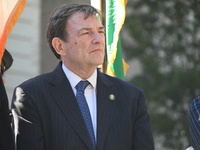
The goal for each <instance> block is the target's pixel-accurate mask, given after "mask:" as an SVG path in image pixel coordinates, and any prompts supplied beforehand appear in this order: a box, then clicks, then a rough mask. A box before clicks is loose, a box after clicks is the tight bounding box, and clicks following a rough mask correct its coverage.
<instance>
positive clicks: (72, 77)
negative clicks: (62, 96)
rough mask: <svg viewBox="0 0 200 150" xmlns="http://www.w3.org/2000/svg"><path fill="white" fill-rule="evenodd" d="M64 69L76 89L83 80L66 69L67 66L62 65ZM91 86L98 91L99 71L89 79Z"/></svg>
mask: <svg viewBox="0 0 200 150" xmlns="http://www.w3.org/2000/svg"><path fill="white" fill-rule="evenodd" d="M62 69H63V71H64V73H65V75H66V77H67V78H68V80H69V82H70V84H71V87H72V88H75V87H76V85H77V84H78V83H79V82H80V81H81V80H83V79H81V78H80V77H79V76H78V75H76V74H75V73H73V72H72V71H70V70H69V69H68V68H67V67H65V65H64V64H63V63H62ZM87 80H88V81H89V82H90V84H91V86H92V87H93V88H94V89H96V84H97V69H95V71H94V73H93V74H92V75H91V76H90V77H89V78H88V79H87Z"/></svg>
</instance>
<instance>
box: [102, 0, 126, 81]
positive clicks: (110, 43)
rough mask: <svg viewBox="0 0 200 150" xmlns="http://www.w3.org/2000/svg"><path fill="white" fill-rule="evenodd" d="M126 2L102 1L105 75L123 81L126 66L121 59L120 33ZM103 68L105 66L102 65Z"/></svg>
mask: <svg viewBox="0 0 200 150" xmlns="http://www.w3.org/2000/svg"><path fill="white" fill-rule="evenodd" d="M127 1H128V0H104V4H103V6H104V17H105V18H104V20H105V23H104V25H105V28H106V60H105V63H106V72H105V73H106V74H109V75H111V76H115V77H118V78H120V79H123V80H124V79H125V75H126V71H127V69H128V65H127V64H126V62H125V61H124V59H123V58H122V49H121V43H120V31H121V29H122V26H123V24H124V21H125V15H126V4H127ZM104 66H105V64H104Z"/></svg>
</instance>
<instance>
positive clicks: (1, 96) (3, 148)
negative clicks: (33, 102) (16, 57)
mask: <svg viewBox="0 0 200 150" xmlns="http://www.w3.org/2000/svg"><path fill="white" fill-rule="evenodd" d="M12 62H13V59H12V56H11V55H10V53H9V52H8V51H7V50H5V52H4V55H3V58H2V62H1V67H0V70H1V72H0V150H14V140H13V134H12V130H11V120H10V111H9V107H8V98H7V94H6V91H5V87H4V83H3V78H2V75H3V73H4V72H5V71H6V70H7V69H8V68H10V66H11V65H12Z"/></svg>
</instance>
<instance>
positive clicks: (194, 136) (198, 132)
mask: <svg viewBox="0 0 200 150" xmlns="http://www.w3.org/2000/svg"><path fill="white" fill-rule="evenodd" d="M189 127H190V139H191V146H192V147H193V148H194V149H195V150H200V96H199V97H196V98H195V99H194V100H193V101H192V103H191V105H190V109H189ZM192 147H191V148H192Z"/></svg>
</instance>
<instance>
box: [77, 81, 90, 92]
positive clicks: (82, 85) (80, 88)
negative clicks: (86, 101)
mask: <svg viewBox="0 0 200 150" xmlns="http://www.w3.org/2000/svg"><path fill="white" fill-rule="evenodd" d="M89 84H90V82H88V81H87V80H86V81H80V82H79V83H78V84H77V85H76V89H77V91H78V92H83V91H84V90H85V88H86V87H87V86H88V85H89Z"/></svg>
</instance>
